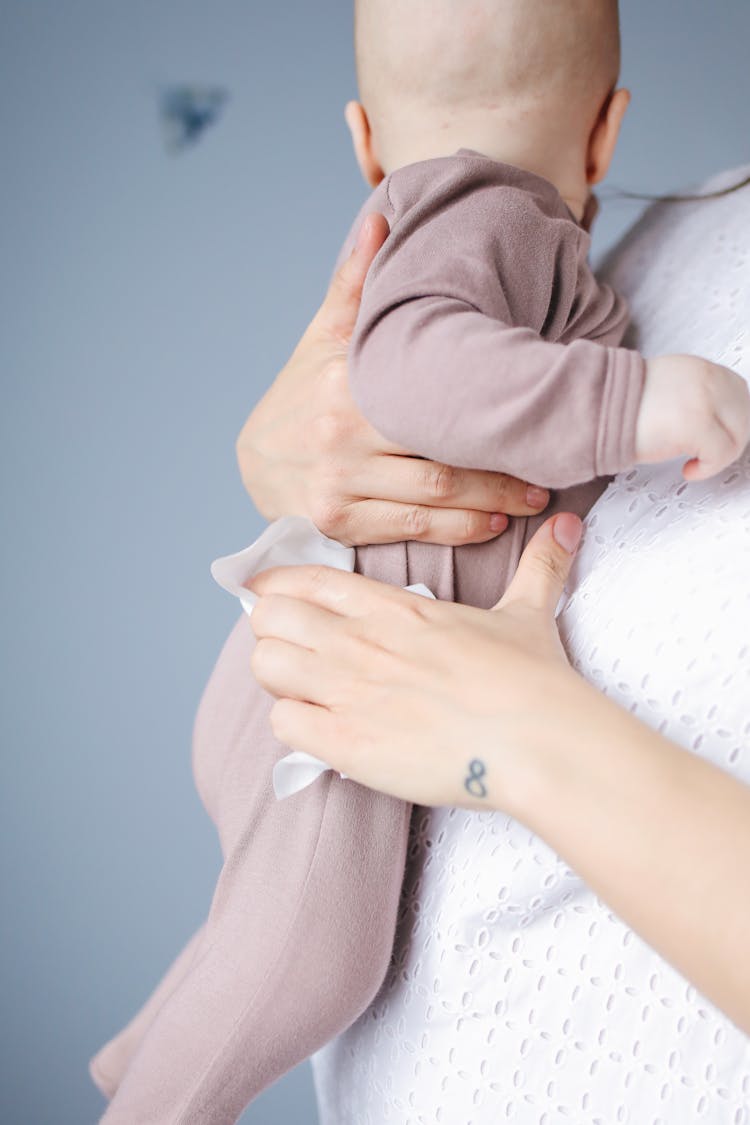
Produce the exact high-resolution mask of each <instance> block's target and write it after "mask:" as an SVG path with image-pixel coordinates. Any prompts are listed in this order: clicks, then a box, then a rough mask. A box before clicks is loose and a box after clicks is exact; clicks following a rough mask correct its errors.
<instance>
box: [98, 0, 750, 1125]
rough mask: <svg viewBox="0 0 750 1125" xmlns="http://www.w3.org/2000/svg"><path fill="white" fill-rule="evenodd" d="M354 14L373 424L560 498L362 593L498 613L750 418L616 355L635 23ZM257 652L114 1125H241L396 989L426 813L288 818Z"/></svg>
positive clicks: (713, 374) (350, 806)
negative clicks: (527, 552) (626, 73)
mask: <svg viewBox="0 0 750 1125" xmlns="http://www.w3.org/2000/svg"><path fill="white" fill-rule="evenodd" d="M356 14H357V21H356V27H357V34H356V40H357V58H358V68H359V80H360V87H361V97H362V104H352V105H350V106H349V107H348V109H347V119H348V123H349V126H350V129H351V132H352V136H353V140H354V147H355V151H356V154H357V158H358V160H359V163H360V167H361V168H362V171H363V173H364V175H365V178H366V179H367V181H368V182H369V183H370V185H371V186H372V187H373V188H374V193H373V194H372V196H371V197H370V199H369V200H368V202H367V204H366V206H365V208H364V212H363V213H365V212H370V211H380V212H382V213H383V214H385V215H386V216H387V218H388V220H389V222H390V226H391V235H390V237H389V239H388V240H387V242H386V244H385V246H384V247H383V249H382V250H381V252H380V254H379V255H378V257H377V259H376V260H375V262H374V264H373V266H372V269H371V271H370V274H369V276H368V279H367V283H366V286H365V291H364V294H363V300H362V308H361V312H360V315H359V319H358V322H357V328H356V332H355V336H354V339H353V341H352V346H351V363H350V379H351V386H352V391H353V394H354V396H355V399H356V401H357V402H358V404H359V405H360V407H361V409H362V411H363V413H364V414H365V415H366V417H367V418H368V419H369V420H370V422H371V423H372V424H373V425H374V426H375V427H376V428H377V429H378V430H379V431H380V432H381V433H382V434H384V435H385V436H386V437H388V438H390V439H391V440H393V441H395V442H398V443H399V444H400V445H402V446H403V447H405V448H407V449H409V450H412V451H413V452H415V453H419V454H421V455H423V456H425V457H430V458H433V459H435V460H439V461H443V462H447V463H449V464H453V465H458V466H468V467H472V468H479V469H493V470H501V471H504V472H508V473H511V474H513V475H516V476H519V477H522V478H524V479H527V480H531V481H534V482H536V483H538V484H540V485H544V486H547V487H549V488H552V489H555V490H558V491H557V493H556V495H555V497H554V499H553V503H552V505H551V507H550V508H549V509H548V511H547V512H545V515H544V517H538V518H535V519H529V520H516V521H515V522H514V523H513V524H512V525H511V528H510V529H509V530H508V532H507V533H506V534H505V535H503V536H502V537H501V538H499V539H497V540H495V541H494V542H491V543H488V544H483V545H479V546H471V547H460V548H450V547H434V546H429V545H425V544H420V543H400V544H395V545H389V546H373V547H367V548H363V549H361V550H358V551H357V553H356V569H357V570H358V571H360V572H362V573H365V574H368V575H370V576H372V577H376V578H380V579H383V580H386V581H388V582H391V583H397V584H400V585H407V584H409V583H414V582H422V583H425V584H426V585H427V586H428V587H429V588H430V589H431V590H432V591H433V592H434V593H435V594H436V595H437V596H438V597H441V598H448V599H454V600H458V601H462V602H466V603H468V604H473V605H477V606H484V607H488V606H490V605H492V604H494V603H495V602H496V601H497V600H498V598H499V597H500V596H501V594H502V592H503V590H504V588H505V586H506V585H507V583H508V581H509V579H510V577H511V576H512V574H513V572H514V569H515V567H516V564H517V562H518V558H519V556H520V553H521V551H522V549H523V547H524V544H525V543H526V541H527V540H528V539H529V537H530V536H531V535H532V534H533V532H534V531H535V529H536V527H537V526H538V525H539V523H540V522H541V519H542V518H546V517H547V516H548V515H549V514H550V513H551V512H552V511H561V510H565V511H569V510H572V511H576V512H578V513H579V514H580V515H584V514H585V513H586V512H587V511H588V509H589V508H590V507H591V505H592V504H593V502H594V501H595V500H596V498H597V497H598V496H599V495H600V493H601V491H602V490H603V488H604V487H605V484H606V480H605V479H604V478H606V476H607V475H609V474H613V473H616V472H618V471H621V470H623V469H626V468H628V467H631V466H633V465H635V464H636V463H639V462H652V461H662V460H667V459H670V458H672V457H676V456H686V457H688V458H689V460H688V461H687V464H686V466H685V469H684V473H685V476H686V477H687V478H688V479H692V480H696V479H702V478H705V477H707V476H709V475H711V474H713V473H716V472H718V471H720V470H721V469H722V468H724V467H725V466H726V465H728V464H729V463H730V462H731V461H732V460H734V458H735V457H736V456H737V455H738V453H739V452H740V450H741V448H742V447H743V445H744V444H745V442H746V441H747V438H748V435H749V434H750V400H749V399H748V395H747V390H746V387H745V384H744V381H743V380H741V379H739V378H738V377H737V376H735V375H734V374H733V373H732V372H730V371H728V370H727V369H725V368H721V367H717V366H715V365H713V364H711V363H709V362H708V361H706V360H702V359H698V358H694V357H684V356H683V357H674V356H672V357H663V358H659V359H655V360H650V361H648V362H647V361H645V360H644V359H643V358H642V357H641V356H640V355H638V354H637V353H636V352H634V351H630V350H626V349H623V348H621V347H620V346H619V345H620V342H621V339H622V336H623V332H624V330H625V327H626V313H625V309H624V307H623V304H622V302H621V301H620V300H619V298H618V297H617V296H616V295H615V294H614V293H613V292H612V291H611V290H610V289H608V288H606V287H604V286H600V285H599V284H598V282H597V281H596V279H595V278H594V276H593V274H592V273H591V270H590V268H589V266H588V264H587V252H588V249H589V236H588V234H587V232H586V230H585V228H584V221H585V217H586V216H587V214H588V213H589V212H590V210H591V189H592V186H593V185H594V184H596V183H598V182H599V181H600V180H602V179H603V177H604V176H605V175H606V173H607V170H608V167H609V163H610V160H611V157H612V154H613V152H614V149H615V145H616V142H617V138H618V133H619V129H620V125H621V122H622V119H623V115H624V113H625V110H626V108H627V104H628V94H627V93H626V92H625V91H623V90H617V89H616V82H617V77H618V72H619V32H618V20H617V3H616V0H472V2H471V3H469V2H468V0H408V2H404V0H359V2H358V4H357V13H356ZM360 222H361V216H360V219H358V220H357V222H356V223H355V224H354V228H353V232H352V235H350V237H349V239H348V240H347V243H346V245H345V247H344V251H343V254H346V253H347V252H348V251H349V249H350V248H351V245H352V242H353V238H354V233H355V232H356V230H357V229H358V227H359V224H360ZM248 577H250V576H249V575H248ZM247 628H248V627H247V622H246V621H245V620H243V622H242V623H241V624H240V625H239V626H238V627H237V629H235V632H234V633H233V634H232V637H230V639H229V641H228V642H227V646H226V647H225V649H224V652H223V653H222V656H221V657H220V660H219V663H218V665H217V668H216V670H215V672H214V675H213V677H212V680H211V682H210V683H209V686H208V688H207V690H206V694H205V696H204V699H203V702H202V705H201V711H200V713H199V717H198V721H197V725H196V743H195V758H194V761H195V769H196V777H197V782H198V786H199V790H200V792H201V796H202V799H203V801H204V803H205V805H206V808H207V809H208V811H209V813H210V815H211V816H212V817H213V819H214V820H215V822H216V824H217V827H218V830H219V834H220V837H221V844H222V849H223V853H224V859H225V862H224V866H223V869H222V872H221V875H220V878H219V882H218V886H217V889H216V893H215V896H214V899H213V902H212V904H211V909H210V912H209V916H208V919H207V921H206V923H205V925H204V927H203V928H202V929H201V930H200V931H199V932H198V933H197V934H196V935H195V937H194V938H193V939H192V941H191V942H190V943H189V945H188V947H187V948H186V949H185V950H184V951H183V953H182V954H181V955H180V957H179V958H178V960H177V961H176V962H175V964H174V965H173V966H172V968H171V969H170V971H169V972H168V974H167V976H166V977H165V978H164V980H163V982H162V984H161V985H160V986H159V988H158V989H157V991H156V993H155V994H154V995H153V996H152V997H151V999H150V1000H149V1001H148V1002H147V1004H146V1005H145V1007H144V1008H143V1009H142V1010H141V1012H139V1013H138V1015H137V1016H136V1017H135V1019H134V1020H133V1021H132V1023H131V1024H130V1025H129V1026H128V1027H127V1028H126V1029H125V1030H124V1031H123V1032H122V1033H121V1034H120V1035H119V1036H118V1037H117V1038H116V1039H114V1040H113V1041H112V1042H111V1043H110V1044H108V1045H107V1046H106V1047H105V1048H103V1049H102V1051H100V1053H99V1054H98V1055H97V1057H96V1058H95V1059H94V1061H93V1063H92V1073H93V1075H94V1077H95V1080H96V1081H97V1082H98V1084H99V1085H100V1087H101V1088H102V1089H103V1090H104V1092H105V1093H107V1094H108V1095H110V1096H111V1095H113V1094H114V1095H115V1096H114V1098H113V1101H112V1103H111V1105H110V1108H109V1110H108V1111H107V1113H106V1114H105V1118H104V1120H105V1121H106V1122H110V1123H114V1122H123V1123H127V1125H136V1123H138V1125H145V1123H151V1122H153V1123H154V1125H156V1123H158V1125H168V1123H172V1122H182V1123H186V1122H191V1123H193V1122H194V1123H198V1122H200V1123H202V1125H209V1123H210V1125H216V1123H219V1122H221V1123H225V1122H231V1121H234V1120H236V1118H237V1117H238V1116H239V1114H240V1113H241V1112H242V1109H243V1108H244V1106H245V1105H246V1104H247V1102H248V1101H250V1100H251V1099H252V1098H253V1097H254V1096H255V1095H256V1094H257V1093H258V1092H259V1091H260V1090H261V1089H263V1087H264V1086H266V1085H268V1084H269V1083H270V1082H272V1081H273V1080H274V1079H275V1078H277V1077H278V1076H279V1075H280V1074H282V1073H283V1072H284V1071H285V1070H287V1069H289V1068H290V1067H291V1066H293V1065H294V1064H295V1063H297V1062H299V1061H300V1060H302V1059H304V1058H305V1057H307V1056H308V1055H309V1054H311V1053H312V1052H313V1051H314V1050H316V1049H317V1048H318V1047H319V1046H321V1045H322V1044H323V1043H324V1042H326V1041H327V1040H328V1039H330V1038H331V1037H333V1036H334V1035H335V1034H336V1033H337V1032H339V1031H341V1030H343V1029H344V1028H345V1027H347V1026H348V1025H349V1024H350V1023H352V1022H353V1021H354V1020H355V1019H356V1018H357V1016H359V1015H360V1013H361V1012H363V1011H364V1009H365V1008H366V1007H367V1006H368V1005H369V1004H370V1002H371V1001H372V999H373V997H374V996H375V994H376V993H377V990H378V987H379V985H380V983H381V981H382V979H383V977H384V975H385V972H386V969H387V965H388V961H389V956H390V952H391V948H392V942H393V936H394V930H395V926H396V918H397V908H398V901H399V892H400V888H401V881H402V875H403V868H404V861H405V854H406V847H407V839H408V830H409V821H410V812H411V810H410V807H409V806H408V805H406V804H404V803H402V802H399V801H396V800H393V799H391V798H387V797H384V796H382V795H380V794H376V793H373V792H370V791H368V790H365V789H364V788H362V787H361V786H359V785H356V784H354V783H353V782H351V781H348V780H345V779H342V778H340V777H339V776H337V775H334V774H331V773H328V774H326V775H325V776H324V777H323V778H321V779H319V780H318V781H316V782H315V784H313V785H311V786H310V787H308V788H307V789H305V790H304V791H301V792H299V793H297V794H295V795H294V796H292V797H289V798H287V799H286V800H283V801H277V800H276V799H275V797H274V794H273V790H272V787H271V774H272V769H273V767H274V765H275V764H276V763H277V761H278V760H279V759H280V758H281V757H283V756H284V755H285V753H286V749H285V748H284V747H283V746H281V745H279V744H278V743H277V742H276V741H275V740H274V739H273V737H272V735H271V733H270V730H269V726H268V712H269V710H270V706H271V700H270V699H268V698H267V697H266V696H265V695H264V694H263V693H262V692H261V691H260V690H259V689H258V688H257V685H254V684H253V683H252V682H251V680H250V676H249V667H248V665H247V661H246V659H245V657H244V655H243V657H242V658H241V659H240V653H242V654H244V653H245V652H246V647H247ZM208 730H210V731H211V735H212V738H211V740H210V741H209V740H208V739H207V738H206V735H205V732H207V731H208ZM224 735H225V737H223V738H222V736H224ZM217 738H218V739H219V741H220V742H221V747H220V746H219V745H217ZM469 756H470V755H469Z"/></svg>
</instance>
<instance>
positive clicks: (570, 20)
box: [347, 0, 629, 209]
mask: <svg viewBox="0 0 750 1125" xmlns="http://www.w3.org/2000/svg"><path fill="white" fill-rule="evenodd" d="M355 41H356V55H357V73H358V78H359V87H360V97H361V99H362V102H361V104H359V103H356V102H351V103H350V104H349V106H347V121H348V122H349V126H350V128H351V130H352V135H353V139H354V144H355V150H356V153H357V158H358V160H359V163H360V167H361V168H362V172H363V174H364V175H365V178H366V179H367V180H368V182H369V183H371V184H373V186H374V185H375V184H376V183H378V182H379V180H380V179H381V178H382V176H383V173H387V172H390V171H393V169H395V168H398V167H401V166H403V165H404V164H411V163H413V162H414V161H417V160H425V159H429V158H430V157H433V156H448V155H450V154H451V153H453V152H455V151H456V149H458V148H470V149H475V150H476V151H478V152H482V153H484V154H485V155H487V156H491V157H493V158H494V159H496V160H500V161H503V162H505V163H509V164H517V165H519V166H520V167H523V168H527V169H528V170H529V171H532V172H536V173H538V174H539V175H542V176H545V177H546V178H547V179H550V180H552V182H553V183H554V184H555V185H556V186H557V187H558V189H559V190H560V191H561V194H562V195H563V196H564V198H566V199H567V201H568V202H569V204H571V205H572V204H573V203H575V204H576V208H575V209H579V207H578V205H579V204H580V208H582V206H583V204H584V203H585V200H586V198H587V196H588V193H589V186H590V185H591V184H593V183H597V182H598V181H599V180H601V179H603V177H604V175H606V172H607V169H608V167H609V162H610V159H611V157H612V153H613V152H614V147H615V145H616V142H617V135H618V133H619V126H620V123H621V121H622V117H623V114H624V112H625V109H626V108H627V104H628V99H629V95H628V94H627V92H626V91H617V93H616V94H614V91H615V85H616V82H617V77H618V74H619V69H620V34H619V21H618V7H617V0H356V11H355Z"/></svg>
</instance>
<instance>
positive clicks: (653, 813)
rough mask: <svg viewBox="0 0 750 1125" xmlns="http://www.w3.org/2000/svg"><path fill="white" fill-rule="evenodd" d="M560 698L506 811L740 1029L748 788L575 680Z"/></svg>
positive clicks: (749, 850) (748, 1005)
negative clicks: (558, 710) (561, 706)
mask: <svg viewBox="0 0 750 1125" xmlns="http://www.w3.org/2000/svg"><path fill="white" fill-rule="evenodd" d="M565 706H566V708H567V710H566V713H565V715H564V716H560V715H558V716H557V721H556V722H555V724H554V726H555V731H552V730H551V729H550V728H548V729H546V730H541V731H540V732H539V733H538V736H537V737H536V738H535V740H534V741H535V744H536V745H535V748H534V750H533V751H532V752H531V753H530V754H528V755H526V756H524V758H525V760H524V765H523V776H522V778H521V779H520V780H517V781H516V785H515V791H514V801H515V804H516V807H515V808H514V809H513V810H511V811H513V812H514V814H515V815H516V816H517V817H518V818H519V819H520V820H522V821H523V822H524V823H526V824H527V825H528V826H529V827H530V828H532V829H533V830H534V831H536V832H537V833H538V834H539V835H540V836H542V837H543V838H544V839H545V840H546V841H547V842H548V843H549V845H550V846H551V847H552V848H554V849H555V851H557V852H558V854H560V855H561V856H562V857H563V858H564V859H565V861H566V862H567V863H569V864H570V865H571V867H573V868H574V869H575V870H576V871H577V872H578V873H579V874H580V875H581V876H582V878H584V879H585V880H586V882H587V883H588V884H589V885H590V886H591V887H592V888H593V890H594V891H595V892H596V893H597V894H598V895H599V896H600V897H601V898H602V899H603V900H604V901H605V902H606V903H607V904H608V906H610V907H611V908H612V909H613V910H614V911H615V913H616V914H618V915H619V916H620V917H621V918H622V919H623V921H624V922H626V923H627V924H628V925H629V926H631V927H632V928H633V929H634V930H635V931H636V932H637V933H638V934H639V935H640V936H641V937H642V938H643V939H644V940H645V941H646V942H647V943H648V944H649V945H651V946H652V947H653V948H654V949H656V950H657V951H658V952H659V953H661V954H662V956H664V957H665V958H666V960H667V961H669V962H670V963H671V964H672V965H674V966H675V968H676V969H678V971H680V972H681V973H682V974H683V975H684V976H685V977H686V978H687V979H688V980H689V981H690V982H691V983H692V984H694V985H695V986H696V988H698V989H699V990H700V991H701V992H702V993H703V994H704V995H705V996H707V997H708V998H709V999H710V1000H711V1001H713V1002H714V1003H715V1004H716V1005H717V1007H719V1008H720V1009H722V1011H724V1012H725V1013H726V1014H727V1015H728V1016H729V1017H730V1019H732V1020H734V1021H735V1023H737V1025H738V1026H740V1027H741V1028H743V1029H744V1030H746V1031H748V1032H750V957H748V950H750V788H748V787H747V786H746V785H743V784H742V783H741V782H740V781H738V780H736V779H735V778H733V777H731V776H730V775H728V774H726V773H725V772H724V771H722V770H720V769H718V768H717V767H715V766H713V765H711V764H710V763H708V762H706V761H705V760H703V759H701V758H698V757H697V756H695V755H694V754H691V753H689V752H688V751H685V750H682V749H681V748H680V747H678V746H676V745H674V744H673V743H671V742H669V741H667V740H666V739H665V738H663V737H661V736H660V735H658V734H656V733H655V732H654V731H652V730H651V729H650V728H648V727H646V726H644V725H643V724H642V723H640V722H639V721H638V720H636V719H635V718H633V716H631V715H630V714H628V713H627V712H625V711H622V710H621V709H620V708H619V707H617V706H616V705H615V704H613V703H612V702H611V701H609V700H607V699H606V698H604V697H602V696H600V695H599V694H598V693H597V692H596V691H594V689H593V688H591V687H590V686H589V685H588V684H586V683H584V682H583V681H578V680H576V682H575V686H573V685H572V684H571V685H570V690H569V691H566V704H565ZM546 713H547V714H549V713H550V712H549V710H547V711H546ZM561 718H562V719H563V721H560V719H561Z"/></svg>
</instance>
